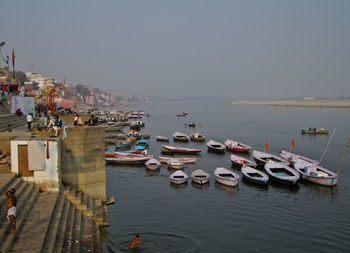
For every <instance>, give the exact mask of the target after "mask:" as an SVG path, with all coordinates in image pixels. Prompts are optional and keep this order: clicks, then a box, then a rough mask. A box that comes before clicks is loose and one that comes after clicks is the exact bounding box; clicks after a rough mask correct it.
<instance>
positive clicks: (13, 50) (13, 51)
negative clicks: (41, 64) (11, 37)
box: [12, 48, 16, 66]
mask: <svg viewBox="0 0 350 253" xmlns="http://www.w3.org/2000/svg"><path fill="white" fill-rule="evenodd" d="M15 57H16V56H15V49H14V48H12V65H13V66H15Z"/></svg>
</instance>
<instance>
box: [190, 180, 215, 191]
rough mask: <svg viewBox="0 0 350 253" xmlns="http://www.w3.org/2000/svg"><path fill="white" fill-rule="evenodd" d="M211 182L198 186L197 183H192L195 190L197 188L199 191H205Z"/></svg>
mask: <svg viewBox="0 0 350 253" xmlns="http://www.w3.org/2000/svg"><path fill="white" fill-rule="evenodd" d="M209 184H210V183H209V182H208V183H206V184H197V183H194V182H191V185H192V186H193V187H194V188H197V189H198V190H205V189H207V188H208V187H209Z"/></svg>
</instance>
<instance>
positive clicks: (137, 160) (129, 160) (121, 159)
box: [105, 153, 153, 164]
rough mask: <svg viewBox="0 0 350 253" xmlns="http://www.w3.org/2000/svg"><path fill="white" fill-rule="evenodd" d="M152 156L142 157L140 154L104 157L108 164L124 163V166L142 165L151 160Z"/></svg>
mask: <svg viewBox="0 0 350 253" xmlns="http://www.w3.org/2000/svg"><path fill="white" fill-rule="evenodd" d="M152 158H153V155H142V154H123V155H121V154H117V153H116V155H115V157H111V158H110V157H106V158H105V159H106V162H108V163H115V164H118V163H125V164H144V163H145V162H146V161H148V160H149V159H152Z"/></svg>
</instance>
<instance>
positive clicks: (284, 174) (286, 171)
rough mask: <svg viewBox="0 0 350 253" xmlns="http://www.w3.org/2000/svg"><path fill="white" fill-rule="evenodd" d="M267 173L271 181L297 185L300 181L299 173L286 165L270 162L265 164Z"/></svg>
mask: <svg viewBox="0 0 350 253" xmlns="http://www.w3.org/2000/svg"><path fill="white" fill-rule="evenodd" d="M264 168H265V171H266V172H267V174H268V175H269V176H270V179H271V180H274V181H278V182H281V183H285V184H292V185H293V184H296V183H297V182H298V180H299V177H300V175H299V173H298V172H297V171H296V170H294V169H292V168H291V167H289V166H288V165H286V164H282V163H279V162H274V161H268V162H267V163H265V166H264Z"/></svg>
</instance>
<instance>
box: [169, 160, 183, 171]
mask: <svg viewBox="0 0 350 253" xmlns="http://www.w3.org/2000/svg"><path fill="white" fill-rule="evenodd" d="M167 165H168V166H169V168H171V169H175V170H181V169H183V167H184V163H183V162H181V161H179V160H178V159H176V158H172V159H170V160H169V161H167Z"/></svg>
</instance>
